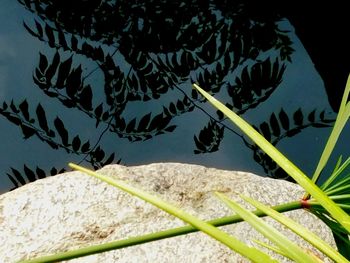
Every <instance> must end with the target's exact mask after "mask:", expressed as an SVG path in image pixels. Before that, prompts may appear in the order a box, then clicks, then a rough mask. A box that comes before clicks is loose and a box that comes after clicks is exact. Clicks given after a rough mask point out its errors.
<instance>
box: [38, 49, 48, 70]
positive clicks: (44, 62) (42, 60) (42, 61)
mask: <svg viewBox="0 0 350 263" xmlns="http://www.w3.org/2000/svg"><path fill="white" fill-rule="evenodd" d="M39 56H40V59H39V69H40V71H41V73H44V72H45V71H46V69H47V66H48V61H47V58H46V57H45V55H43V54H41V53H40V52H39Z"/></svg>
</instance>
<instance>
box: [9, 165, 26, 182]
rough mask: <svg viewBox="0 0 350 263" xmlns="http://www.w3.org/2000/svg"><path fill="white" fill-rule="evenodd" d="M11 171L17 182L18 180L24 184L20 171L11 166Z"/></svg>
mask: <svg viewBox="0 0 350 263" xmlns="http://www.w3.org/2000/svg"><path fill="white" fill-rule="evenodd" d="M11 171H12V174H13V175H14V176H15V178H16V180H17V181H18V182H20V183H21V184H22V185H25V184H26V181H25V180H24V178H23V177H22V175H21V173H20V172H19V171H17V170H16V169H14V168H12V167H11Z"/></svg>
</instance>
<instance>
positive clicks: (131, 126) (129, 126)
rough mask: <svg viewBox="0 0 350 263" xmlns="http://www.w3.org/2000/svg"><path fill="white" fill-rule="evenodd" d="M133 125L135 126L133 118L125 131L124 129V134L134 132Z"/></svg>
mask: <svg viewBox="0 0 350 263" xmlns="http://www.w3.org/2000/svg"><path fill="white" fill-rule="evenodd" d="M135 124H136V118H133V119H132V120H131V121H130V122H129V123H128V125H127V126H126V129H125V131H126V133H130V132H132V131H134V129H135Z"/></svg>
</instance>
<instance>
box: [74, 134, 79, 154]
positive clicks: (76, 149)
mask: <svg viewBox="0 0 350 263" xmlns="http://www.w3.org/2000/svg"><path fill="white" fill-rule="evenodd" d="M80 144H81V141H80V138H79V136H78V135H77V136H75V137H74V138H73V141H72V147H73V151H75V152H77V151H78V150H79V148H80Z"/></svg>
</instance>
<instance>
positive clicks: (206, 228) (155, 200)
mask: <svg viewBox="0 0 350 263" xmlns="http://www.w3.org/2000/svg"><path fill="white" fill-rule="evenodd" d="M69 166H70V167H71V168H73V169H75V170H78V171H81V172H83V173H85V174H88V175H90V176H93V177H95V178H98V179H100V180H102V181H104V182H106V183H108V184H110V185H112V186H114V187H117V188H119V189H121V190H123V191H125V192H127V193H129V194H131V195H134V196H137V197H139V198H141V199H142V200H144V201H146V202H149V203H151V204H152V205H154V206H156V207H158V208H160V209H162V210H164V211H165V212H167V213H169V214H171V215H174V216H176V217H178V218H180V219H181V220H183V221H184V222H187V223H189V224H191V225H192V226H194V227H196V228H198V229H199V230H201V231H202V232H204V233H206V234H207V235H209V236H211V237H212V238H214V239H216V240H218V241H220V242H221V243H223V244H224V245H226V246H227V247H229V248H231V249H232V250H234V251H236V252H237V253H239V254H241V255H243V256H245V257H247V258H248V259H250V260H252V261H253V262H271V261H272V259H271V258H270V256H268V255H267V254H265V253H263V252H261V251H259V250H258V249H256V248H253V247H248V246H247V245H246V244H244V243H243V242H241V241H239V240H238V239H236V238H234V237H233V236H230V235H228V234H227V233H226V232H224V231H222V230H220V229H218V228H216V227H214V226H213V225H210V224H208V223H206V222H204V221H202V220H200V219H198V218H196V217H194V216H192V215H190V214H188V213H186V212H185V211H183V210H181V209H179V208H177V207H175V206H173V205H171V204H169V203H167V202H165V201H163V200H162V199H160V198H159V197H157V196H154V195H151V194H149V193H147V192H145V191H142V190H140V189H137V188H135V187H133V186H130V185H128V184H126V183H125V182H123V181H120V180H115V179H112V178H111V177H108V176H105V175H102V174H98V173H96V172H94V171H92V170H89V169H87V168H84V167H81V166H79V165H76V164H73V163H70V164H69Z"/></svg>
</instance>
